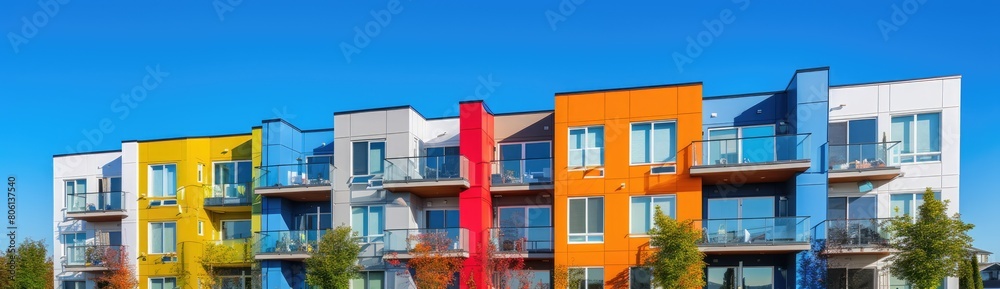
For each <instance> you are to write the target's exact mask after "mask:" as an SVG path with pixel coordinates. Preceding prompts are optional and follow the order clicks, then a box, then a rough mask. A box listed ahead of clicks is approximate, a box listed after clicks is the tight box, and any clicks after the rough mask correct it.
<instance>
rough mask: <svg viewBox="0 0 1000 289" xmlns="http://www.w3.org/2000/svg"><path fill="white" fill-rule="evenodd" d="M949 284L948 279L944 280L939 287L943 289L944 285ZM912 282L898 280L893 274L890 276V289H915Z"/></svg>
mask: <svg viewBox="0 0 1000 289" xmlns="http://www.w3.org/2000/svg"><path fill="white" fill-rule="evenodd" d="M945 283H947V279H942V280H941V284H940V285H938V289H943V288H944V284H945ZM914 288H915V287H913V286H912V285H910V282H907V281H906V280H903V279H899V278H896V276H893V275H892V274H889V289H914Z"/></svg>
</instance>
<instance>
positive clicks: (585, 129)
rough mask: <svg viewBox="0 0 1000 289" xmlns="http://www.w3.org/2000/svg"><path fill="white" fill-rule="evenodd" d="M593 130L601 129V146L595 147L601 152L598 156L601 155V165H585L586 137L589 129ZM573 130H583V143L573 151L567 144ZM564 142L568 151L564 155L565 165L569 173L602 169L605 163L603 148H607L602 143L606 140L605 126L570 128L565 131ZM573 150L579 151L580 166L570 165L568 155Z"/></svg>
mask: <svg viewBox="0 0 1000 289" xmlns="http://www.w3.org/2000/svg"><path fill="white" fill-rule="evenodd" d="M593 128H601V132H602V133H601V143H602V145H601V146H600V147H596V148H600V150H601V154H600V155H601V163H600V164H597V165H590V164H587V149H588V148H587V140H589V139H588V137H587V135H588V134H589V133H590V129H593ZM574 130H583V137H584V138H583V142H582V143H581V148H579V149H574V148H572V147H570V144H569V138H570V137H571V135H572V133H573V131H574ZM566 140H567V142H566V147H567V148H568V150H567V151H566V154H567V155H566V165H567V166H568V167H569V170H570V171H580V170H587V169H588V168H602V167H604V165H605V162H606V160H605V159H604V156H605V150H604V148H605V147H606V146H607V144H606V143H604V142H605V141H606V140H607V131H606V130H605V126H604V125H603V124H598V125H589V126H579V127H570V128H568V130H567V134H566ZM574 150H579V151H581V156H582V157H583V158H582V159H581V160H580V164H581V166H573V165H572V164H571V163H570V161H571V158H570V157H569V153H570V152H573V151H574Z"/></svg>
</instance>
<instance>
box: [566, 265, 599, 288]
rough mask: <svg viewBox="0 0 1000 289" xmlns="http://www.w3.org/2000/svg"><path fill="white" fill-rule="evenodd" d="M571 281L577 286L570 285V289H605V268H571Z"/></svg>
mask: <svg viewBox="0 0 1000 289" xmlns="http://www.w3.org/2000/svg"><path fill="white" fill-rule="evenodd" d="M569 276H570V279H571V280H574V281H577V282H576V284H569V288H570V289H603V288H604V268H569Z"/></svg>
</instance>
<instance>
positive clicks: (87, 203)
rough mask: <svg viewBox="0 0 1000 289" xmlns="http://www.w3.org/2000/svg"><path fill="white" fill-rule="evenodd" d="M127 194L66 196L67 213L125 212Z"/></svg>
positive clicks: (101, 193) (108, 193) (104, 193)
mask: <svg viewBox="0 0 1000 289" xmlns="http://www.w3.org/2000/svg"><path fill="white" fill-rule="evenodd" d="M126 203H127V202H126V200H125V192H100V193H83V194H72V195H67V196H66V212H67V213H71V214H72V213H99V212H109V211H125V209H126V207H125V204H126Z"/></svg>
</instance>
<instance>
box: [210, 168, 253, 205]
mask: <svg viewBox="0 0 1000 289" xmlns="http://www.w3.org/2000/svg"><path fill="white" fill-rule="evenodd" d="M252 170H253V164H252V163H251V162H249V161H239V162H224V163H215V171H214V172H215V174H214V176H213V178H212V180H213V181H212V182H213V185H214V187H215V188H214V190H215V192H216V194H219V195H220V196H217V197H226V198H239V197H242V196H244V195H245V194H246V193H247V189H249V188H250V182H251V181H253V171H252Z"/></svg>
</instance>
